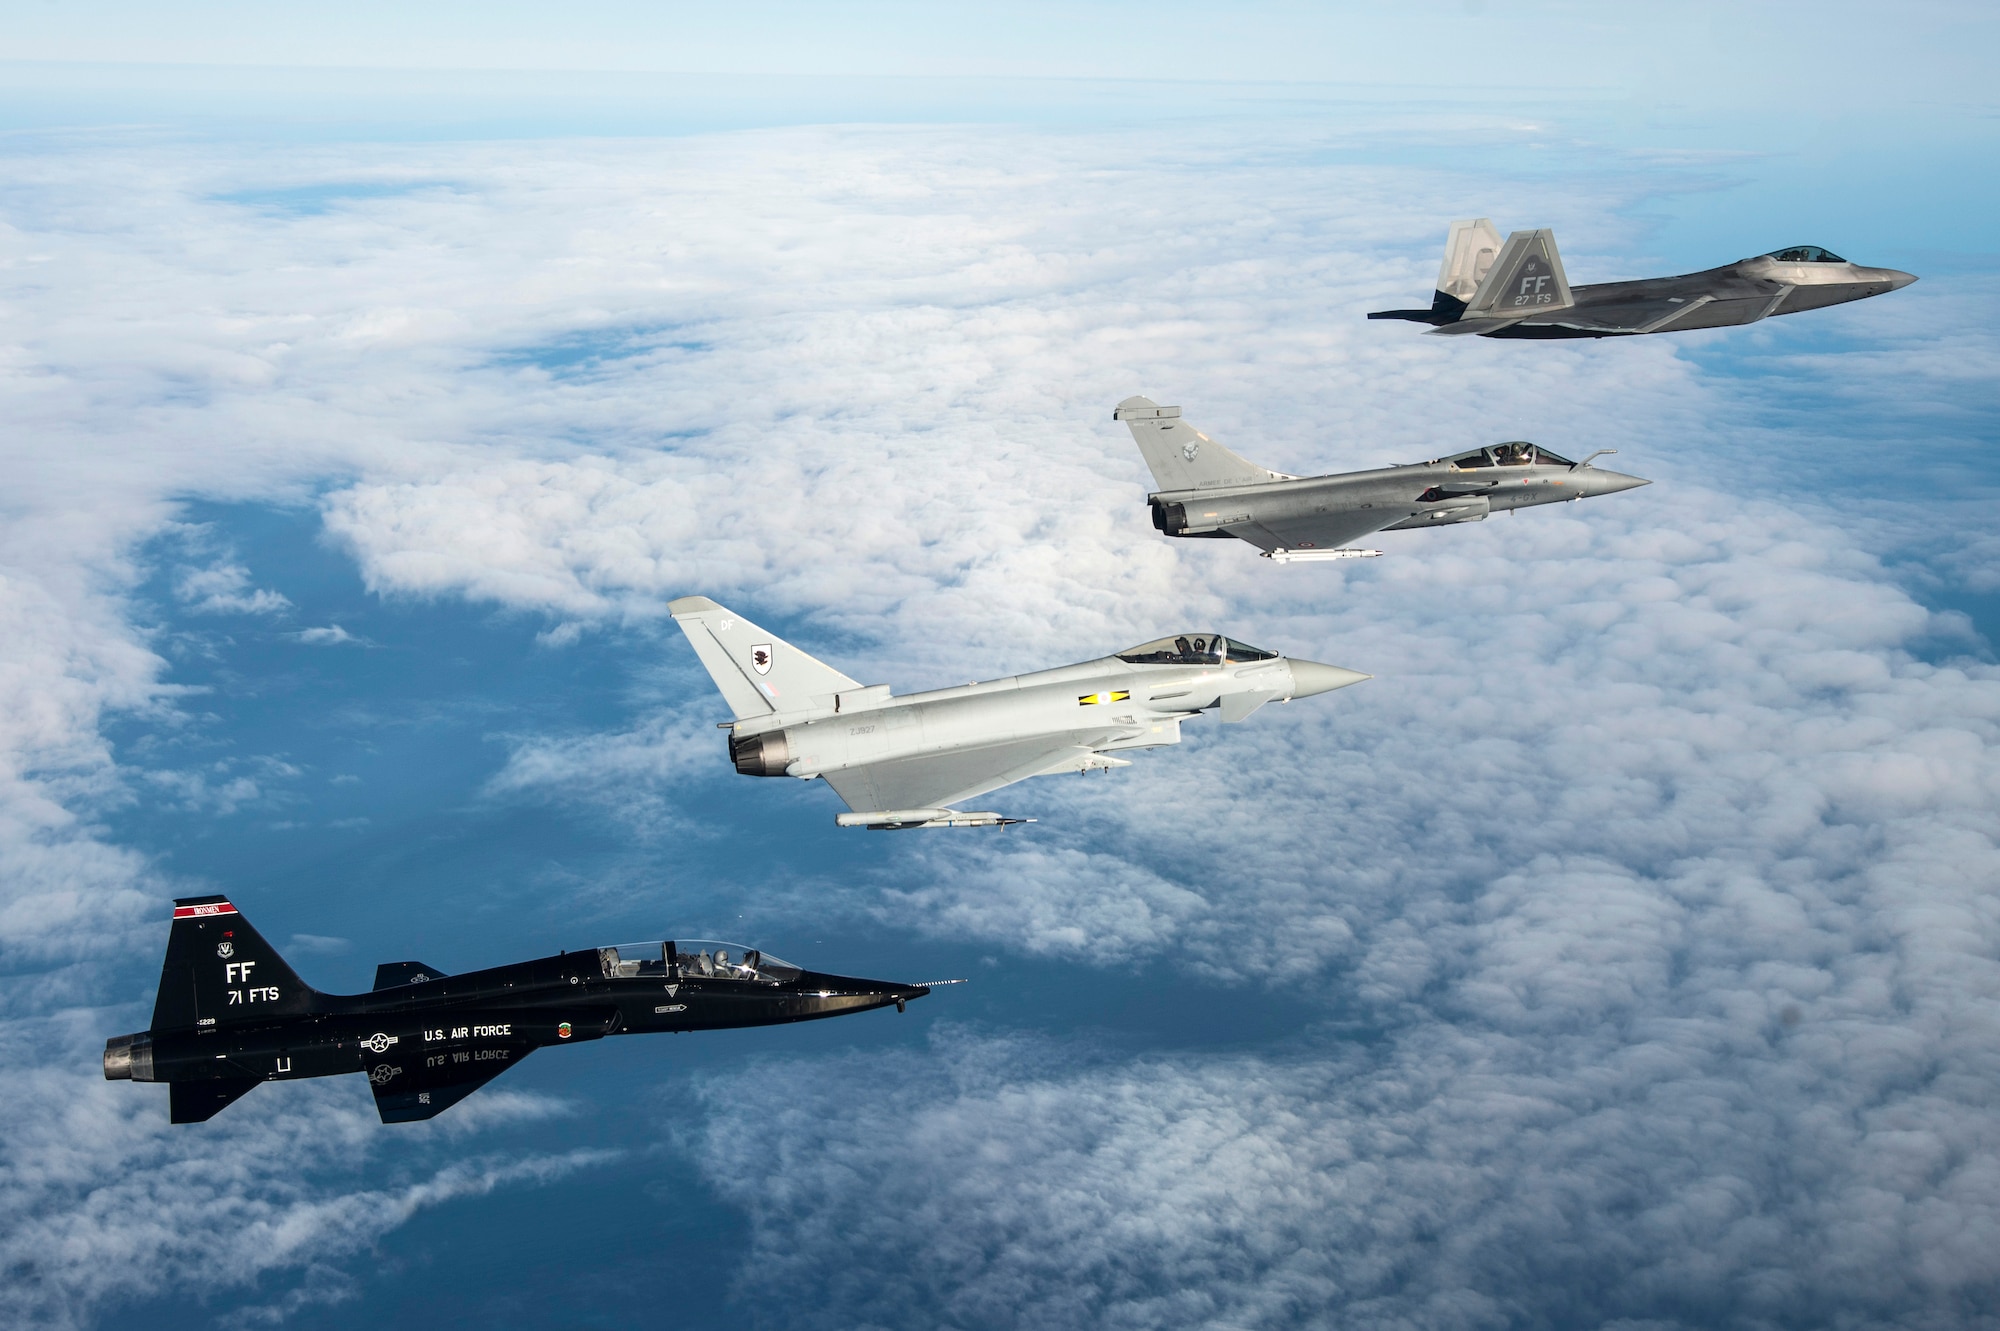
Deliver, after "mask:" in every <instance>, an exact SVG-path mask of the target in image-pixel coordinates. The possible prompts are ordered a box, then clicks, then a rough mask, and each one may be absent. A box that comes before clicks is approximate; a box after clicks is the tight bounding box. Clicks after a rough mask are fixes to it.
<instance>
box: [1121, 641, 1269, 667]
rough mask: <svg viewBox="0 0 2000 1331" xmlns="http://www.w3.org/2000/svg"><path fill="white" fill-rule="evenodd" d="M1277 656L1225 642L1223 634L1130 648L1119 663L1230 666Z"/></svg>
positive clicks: (1124, 652) (1258, 649) (1147, 643)
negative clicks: (1234, 663) (1233, 663)
mask: <svg viewBox="0 0 2000 1331" xmlns="http://www.w3.org/2000/svg"><path fill="white" fill-rule="evenodd" d="M1277 655H1278V654H1277V653H1276V652H1267V651H1265V650H1264V649H1263V648H1261V647H1252V646H1251V645H1250V644H1249V643H1247V642H1238V641H1236V639H1234V638H1225V637H1223V636H1222V635H1221V634H1220V633H1182V634H1178V635H1176V636H1174V637H1171V638H1155V639H1154V640H1153V641H1152V642H1146V643H1141V644H1139V645H1138V646H1137V647H1128V648H1126V649H1125V650H1124V651H1122V652H1120V653H1118V659H1119V660H1121V661H1129V662H1131V663H1132V664H1133V665H1205V666H1212V665H1228V664H1230V663H1232V662H1240V661H1270V660H1274V659H1276V657H1277Z"/></svg>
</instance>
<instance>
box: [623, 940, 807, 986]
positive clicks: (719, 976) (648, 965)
mask: <svg viewBox="0 0 2000 1331" xmlns="http://www.w3.org/2000/svg"><path fill="white" fill-rule="evenodd" d="M597 964H598V966H599V967H600V968H601V969H602V970H603V972H604V978H605V979H607V980H610V979H621V978H627V977H635V976H642V975H643V976H660V977H663V978H665V979H670V980H691V979H702V980H709V979H714V980H761V981H763V982H764V983H766V984H785V983H787V982H789V981H791V980H796V979H798V978H799V973H800V972H799V968H798V967H797V966H794V965H792V963H791V962H789V961H780V960H779V959H778V958H776V957H774V956H772V955H771V954H770V953H768V952H760V951H758V950H757V949H756V948H754V947H744V946H742V945H740V944H737V943H718V942H716V941H715V940H714V939H712V938H687V939H681V940H678V941H668V942H662V943H620V944H618V946H616V947H600V948H598V949H597Z"/></svg>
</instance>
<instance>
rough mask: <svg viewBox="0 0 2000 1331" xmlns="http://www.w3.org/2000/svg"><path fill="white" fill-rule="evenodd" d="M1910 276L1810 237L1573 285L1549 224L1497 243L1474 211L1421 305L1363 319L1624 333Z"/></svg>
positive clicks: (1892, 285) (1871, 291)
mask: <svg viewBox="0 0 2000 1331" xmlns="http://www.w3.org/2000/svg"><path fill="white" fill-rule="evenodd" d="M1916 280H1917V279H1916V278H1915V277H1914V276H1912V275H1911V274H1909V273H1905V272H1900V271H1898V270H1897V269H1894V268H1864V267H1862V266H1861V265H1860V264H1855V263H1849V262H1848V261H1847V260H1846V259H1843V258H1841V257H1840V256H1839V255H1838V254H1833V253H1830V252H1829V251H1827V250H1823V249H1821V248H1820V247H1819V246H1817V245H1794V246H1792V247H1791V248H1790V249H1782V250H1773V251H1772V252H1771V253H1769V254H1760V255H1758V256H1756V257H1755V258H1752V259H1740V260H1738V261H1737V262H1735V263H1732V264H1728V265H1726V266H1724V267H1721V268H1710V269H1708V270H1706V271H1704V272H1699V273H1687V274H1684V275H1682V276H1680V277H1654V278H1647V279H1645V280H1643V281H1638V282H1599V283H1594V284H1592V285H1590V286H1581V287H1576V288H1574V289H1572V288H1571V287H1570V284H1569V279H1568V278H1567V277H1566V276H1565V275H1564V273H1563V264H1562V256H1561V255H1559V254H1558V253H1556V237H1555V232H1553V231H1549V230H1546V229H1543V230H1539V231H1516V232H1515V233H1514V234H1513V235H1511V236H1509V237H1507V241H1506V243H1505V244H1504V245H1503V244H1502V243H1501V241H1500V233H1499V232H1498V231H1496V230H1494V228H1493V223H1492V222H1491V221H1489V220H1488V219H1486V218H1484V217H1481V218H1477V219H1475V220H1472V221H1466V222H1453V223H1452V224H1451V231H1450V233H1449V234H1448V235H1447V236H1446V238H1445V246H1444V265H1443V267H1442V268H1440V269H1439V271H1438V284H1437V292H1436V294H1435V295H1434V296H1433V298H1432V300H1431V307H1430V308H1429V309H1427V310H1378V311H1377V312H1375V313H1373V314H1371V315H1369V316H1368V317H1369V318H1371V319H1407V320H1409V321H1410V322H1412V323H1423V324H1431V325H1433V327H1432V329H1431V331H1432V332H1433V333H1442V334H1446V335H1454V336H1455V335H1458V334H1463V333H1477V334H1478V335H1479V336H1481V337H1631V336H1635V335H1637V334H1639V333H1679V332H1685V331H1687V330H1689V329H1693V328H1727V327H1730V326H1731V325H1734V324H1749V323H1756V322H1757V321H1758V320H1759V319H1768V318H1770V317H1771V316H1772V315H1774V314H1797V313H1799V312H1800V311H1801V310H1817V309H1821V308H1823V307H1825V306H1828V305H1840V304H1844V303H1846V302H1847V301H1850V300H1864V299H1866V298H1867V297H1869V296H1879V295H1881V294H1882V293H1883V292H1885V291H1895V290H1897V289H1898V288H1901V287H1906V286H1908V285H1909V284H1910V283H1912V282H1914V281H1916Z"/></svg>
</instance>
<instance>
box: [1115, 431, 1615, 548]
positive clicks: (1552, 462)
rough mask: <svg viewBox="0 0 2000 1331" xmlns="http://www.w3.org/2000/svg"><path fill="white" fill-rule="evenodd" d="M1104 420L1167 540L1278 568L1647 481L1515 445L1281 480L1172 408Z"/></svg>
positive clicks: (1530, 446) (1519, 443) (1282, 476)
mask: <svg viewBox="0 0 2000 1331" xmlns="http://www.w3.org/2000/svg"><path fill="white" fill-rule="evenodd" d="M1112 419H1114V420H1120V421H1123V422H1125V424H1126V425H1127V426H1128V427H1129V428H1130V429H1131V431H1132V439H1133V442H1134V443H1136V444H1138V445H1139V452H1140V453H1141V454H1142V455H1143V456H1144V457H1145V459H1146V465H1147V467H1149V468H1150V469H1151V470H1152V473H1153V479H1154V480H1155V481H1157V482H1158V483H1159V486H1160V488H1159V489H1158V490H1157V491H1155V492H1154V493H1152V494H1150V495H1148V496H1146V501H1147V502H1148V503H1149V504H1151V505H1152V507H1153V525H1154V526H1155V527H1157V528H1159V529H1160V530H1161V531H1163V532H1165V533H1166V534H1167V535H1169V536H1209V537H1221V536H1233V537H1235V538H1236V539H1238V540H1241V541H1248V542H1249V543H1250V544H1252V545H1254V546H1256V547H1258V548H1259V549H1260V550H1262V551H1263V552H1264V557H1265V558H1267V559H1271V560H1274V561H1276V562H1278V563H1281V564H1283V563H1292V562H1301V561H1306V560H1326V559H1351V558H1355V557H1358V556H1361V555H1379V554H1381V553H1382V552H1381V551H1380V550H1351V549H1345V548H1343V547H1345V546H1346V545H1347V543H1348V542H1349V541H1358V540H1360V539H1361V538H1362V537H1364V536H1369V535H1372V534H1373V533H1375V532H1378V531H1414V530H1417V529H1418V528H1423V527H1448V526H1451V525H1454V524H1456V523H1460V522H1478V521H1480V520H1481V519H1483V518H1485V517H1486V516H1487V514H1489V513H1510V512H1512V511H1514V510H1515V509H1519V508H1532V507H1534V506H1536V505H1540V504H1556V503H1562V502H1564V501H1565V500H1571V499H1589V498H1591V497H1592V496H1594V495H1607V494H1616V493H1618V491H1620V490H1630V489H1632V488H1633V487H1635V486H1640V485H1648V484H1651V482H1649V481H1644V480H1641V479H1640V478H1639V477H1637V476H1627V475H1625V474H1624V473H1623V472H1616V471H1606V470H1604V469H1603V468H1600V467H1593V466H1591V465H1590V464H1591V462H1592V461H1594V460H1595V459H1597V458H1599V457H1602V456H1603V455H1604V454H1606V453H1615V452H1616V451H1617V450H1616V449H1611V448H1604V449H1599V450H1598V451H1597V452H1595V453H1592V454H1591V455H1590V456H1589V457H1587V458H1585V459H1584V460H1583V461H1581V462H1571V461H1570V460H1569V459H1568V458H1564V457H1558V456H1557V455H1555V454H1554V453H1551V452H1550V451H1549V450H1548V449H1546V448H1541V447H1539V446H1537V445H1535V444H1530V443H1526V442H1523V441H1519V440H1516V441H1514V442H1512V443H1505V444H1494V445H1493V446H1492V447H1490V448H1475V449H1472V450H1471V451H1469V452H1465V453H1457V454H1454V455H1453V456H1451V457H1445V458H1435V459H1433V460H1431V461H1429V462H1412V463H1408V464H1405V465H1403V466H1396V467H1377V468H1375V469H1374V470H1372V471H1350V472H1344V473H1341V474H1339V475H1334V476H1288V475H1286V474H1285V473H1284V472H1281V471H1271V470H1270V469H1268V468H1265V467H1260V466H1258V465H1257V464H1255V463H1254V462H1246V461H1245V460H1244V459H1242V458H1240V457H1238V456H1237V455H1236V454H1234V453H1232V452H1230V451H1229V450H1228V449H1226V448H1224V447H1223V446H1222V445H1221V444H1218V443H1216V442H1215V441H1214V440H1213V439H1210V438H1209V437H1208V436H1207V435H1205V434H1203V433H1201V431H1199V430H1197V429H1195V428H1194V427H1193V426H1191V425H1189V424H1188V423H1187V422H1186V421H1184V420H1182V419H1181V409H1180V408H1179V407H1162V406H1159V405H1158V404H1156V403H1155V402H1153V401H1152V400H1151V399H1150V398H1143V397H1128V398H1126V399H1125V400H1124V401H1123V402H1120V403H1119V404H1118V410H1116V411H1114V412H1113V413H1112Z"/></svg>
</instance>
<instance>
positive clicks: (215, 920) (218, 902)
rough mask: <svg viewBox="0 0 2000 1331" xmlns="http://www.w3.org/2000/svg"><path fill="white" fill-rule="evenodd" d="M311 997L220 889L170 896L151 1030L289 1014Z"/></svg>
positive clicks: (314, 998) (306, 1008)
mask: <svg viewBox="0 0 2000 1331" xmlns="http://www.w3.org/2000/svg"><path fill="white" fill-rule="evenodd" d="M318 1005H319V994H318V993H317V992H315V991H314V990H313V989H312V988H311V987H309V986H308V985H307V984H306V982H305V981H303V980H301V979H300V978H299V977H298V973H297V972H295V971H294V970H293V969H292V968H291V967H290V966H288V965H286V964H285V959H284V958H283V957H281V956H279V955H278V950H277V949H276V948H274V947H272V946H271V945H270V944H269V943H267V942H265V941H264V936H263V935H262V934H260V933H258V932H257V931H256V930H255V929H253V928H251V927H250V921H248V920H246V919H244V918H243V915H242V913H241V912H240V911H238V910H237V909H236V907H234V906H232V905H230V904H229V899H228V898H227V897H183V898H181V899H179V900H177V901H175V902H174V927H173V932H172V933H170V934H168V935H167V960H166V964H165V965H164V966H163V967H161V969H160V995H159V997H158V999H156V1000H155V1001H154V1004H153V1025H152V1029H153V1030H154V1031H156V1032H158V1031H173V1030H213V1029H215V1028H217V1027H219V1026H233V1025H236V1024H237V1023H239V1022H249V1021H263V1020H265V1019H267V1018H270V1017H289V1016H296V1015H298V1014H300V1013H306V1012H312V1011H314V1010H315V1009H316V1008H317V1007H318ZM237 1094H241V1092H240V1091H239V1092H237ZM230 1098H231V1099H233V1098H234V1096H232V1097H230ZM227 1103H228V1100H224V1101H223V1102H222V1104H227ZM222 1104H218V1105H216V1106H215V1109H220V1108H222ZM209 1112H210V1113H213V1112H215V1111H214V1110H210V1111H209ZM178 1121H179V1120H176V1122H178Z"/></svg>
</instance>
